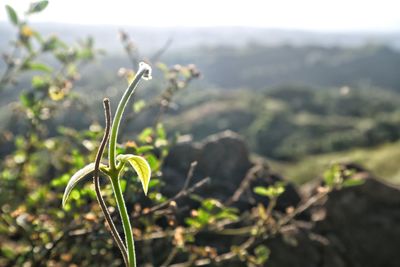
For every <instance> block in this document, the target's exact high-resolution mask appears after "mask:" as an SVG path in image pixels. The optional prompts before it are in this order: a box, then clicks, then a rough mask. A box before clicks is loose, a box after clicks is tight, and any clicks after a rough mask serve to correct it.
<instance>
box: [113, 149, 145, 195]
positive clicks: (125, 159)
mask: <svg viewBox="0 0 400 267" xmlns="http://www.w3.org/2000/svg"><path fill="white" fill-rule="evenodd" d="M142 148H143V147H142ZM139 151H140V150H139ZM142 151H143V150H142ZM117 160H118V161H120V162H121V163H124V164H125V163H129V164H130V165H131V166H132V168H133V169H134V170H135V172H136V173H137V176H138V178H139V180H140V182H141V183H142V186H143V191H144V194H145V195H147V191H148V190H149V182H150V177H151V168H150V165H149V163H148V162H147V161H146V160H145V159H144V158H143V157H140V156H136V155H131V154H127V155H124V154H120V155H118V156H117Z"/></svg>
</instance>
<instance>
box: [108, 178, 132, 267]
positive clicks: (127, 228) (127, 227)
mask: <svg viewBox="0 0 400 267" xmlns="http://www.w3.org/2000/svg"><path fill="white" fill-rule="evenodd" d="M111 183H112V187H113V190H114V194H115V198H116V200H117V206H118V210H119V213H120V215H121V219H122V225H123V227H124V234H125V242H126V246H127V249H128V262H129V267H136V254H135V243H134V241H133V235H132V227H131V223H130V222H129V215H128V211H127V209H126V206H125V201H124V197H123V195H122V190H121V186H120V183H119V178H118V177H111Z"/></svg>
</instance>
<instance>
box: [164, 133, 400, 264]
mask: <svg viewBox="0 0 400 267" xmlns="http://www.w3.org/2000/svg"><path fill="white" fill-rule="evenodd" d="M193 161H197V162H198V165H197V167H196V169H195V172H194V176H193V179H192V181H191V184H194V183H196V182H198V181H200V180H201V179H203V178H204V177H210V178H211V179H210V181H211V182H210V183H209V184H208V185H207V186H205V187H202V188H201V191H197V193H198V194H199V195H201V196H202V197H213V198H217V199H219V200H221V201H222V202H224V203H227V202H228V203H229V202H230V204H232V205H233V206H236V207H238V208H239V209H241V210H245V209H249V208H251V207H253V206H254V205H255V203H257V202H259V201H266V200H265V198H261V199H260V198H259V196H258V195H256V194H254V193H253V191H252V188H254V187H255V186H268V185H271V184H274V183H276V182H277V181H283V180H284V179H283V178H282V177H281V176H279V175H278V174H274V173H272V172H271V170H270V169H269V168H268V166H265V165H263V164H260V163H257V164H256V163H254V162H252V161H251V160H250V155H249V151H248V149H247V147H246V144H245V142H244V141H243V140H242V139H241V137H240V136H238V135H237V134H235V133H233V132H230V131H226V132H223V133H220V134H217V135H213V136H210V137H209V138H207V139H205V140H203V141H202V142H198V143H193V142H184V143H178V144H176V145H175V146H174V147H172V149H171V150H170V153H169V155H168V157H167V158H166V160H165V164H164V169H163V179H164V181H165V182H166V187H165V189H164V194H166V195H167V196H173V195H175V194H176V193H177V192H178V191H179V190H180V189H181V188H182V187H183V185H184V183H185V180H186V175H187V172H188V170H189V167H190V164H191V162H193ZM348 167H349V168H351V169H353V170H355V171H356V172H357V173H356V175H358V176H360V177H362V179H364V180H365V182H364V184H363V185H361V186H356V187H349V188H344V189H342V190H339V191H333V192H331V193H329V194H328V195H327V197H326V198H325V199H324V201H322V202H321V203H320V204H318V205H317V206H315V207H314V208H312V209H311V210H309V211H308V213H307V214H302V216H299V217H298V219H299V220H298V221H297V223H294V224H291V225H290V227H287V229H285V231H284V232H283V233H282V234H280V236H276V237H274V238H271V239H269V240H268V241H267V242H266V245H267V246H268V247H269V248H270V250H271V255H270V259H269V260H268V262H267V264H266V266H268V267H398V266H400V253H398V246H399V244H400V188H398V187H395V186H392V185H389V184H386V183H384V182H382V181H380V180H379V179H376V178H374V177H373V176H372V175H371V174H370V173H368V172H367V171H365V170H364V169H362V168H361V167H359V166H356V165H349V166H348ZM318 185H319V184H318V183H316V182H314V183H313V184H312V185H311V184H308V185H305V186H303V187H302V188H295V187H294V186H293V185H291V184H290V183H289V184H288V185H287V186H286V191H285V193H284V194H283V195H282V196H281V197H280V198H279V200H278V204H277V209H279V210H281V211H284V210H285V209H286V208H287V207H290V206H296V205H297V204H298V203H299V202H300V200H301V197H300V193H299V191H300V192H306V191H312V190H313V189H312V188H314V189H315V188H316V187H317V186H318ZM238 188H242V189H243V191H242V192H240V194H236V193H237V189H238ZM306 188H308V190H305V189H306ZM310 188H311V189H310ZM302 195H303V198H307V197H308V196H307V195H305V194H304V193H302ZM185 201H186V202H185V203H179V205H181V204H185V205H189V206H191V205H195V203H190V202H187V201H188V200H185ZM191 207H193V206H191ZM207 241H209V239H207ZM228 243H229V242H228ZM242 264H243V263H240V262H238V263H237V264H236V265H235V263H232V264H231V266H242Z"/></svg>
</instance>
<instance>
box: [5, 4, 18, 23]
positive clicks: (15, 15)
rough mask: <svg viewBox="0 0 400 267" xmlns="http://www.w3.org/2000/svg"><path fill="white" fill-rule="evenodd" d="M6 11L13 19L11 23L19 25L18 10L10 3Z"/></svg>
mask: <svg viewBox="0 0 400 267" xmlns="http://www.w3.org/2000/svg"><path fill="white" fill-rule="evenodd" d="M6 11H7V15H8V19H9V20H10V21H11V23H12V24H14V25H15V26H16V25H18V23H19V21H18V15H17V12H15V10H14V9H13V8H12V7H11V6H9V5H6Z"/></svg>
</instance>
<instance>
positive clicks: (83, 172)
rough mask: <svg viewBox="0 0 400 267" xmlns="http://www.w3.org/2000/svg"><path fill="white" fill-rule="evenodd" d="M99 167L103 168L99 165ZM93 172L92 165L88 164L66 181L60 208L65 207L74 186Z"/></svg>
mask: <svg viewBox="0 0 400 267" xmlns="http://www.w3.org/2000/svg"><path fill="white" fill-rule="evenodd" d="M100 166H101V167H102V166H104V165H102V164H100ZM93 171H94V163H90V164H88V165H86V166H85V167H83V168H82V169H80V170H79V171H77V172H76V173H75V174H74V175H72V177H71V179H70V180H69V181H68V184H67V186H66V187H65V191H64V195H63V199H62V206H63V207H64V206H65V203H66V202H67V200H68V197H69V195H70V194H71V191H72V189H74V187H75V185H76V184H77V183H78V182H79V181H80V180H82V179H83V178H85V177H86V176H87V175H88V174H90V173H92V172H93Z"/></svg>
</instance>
